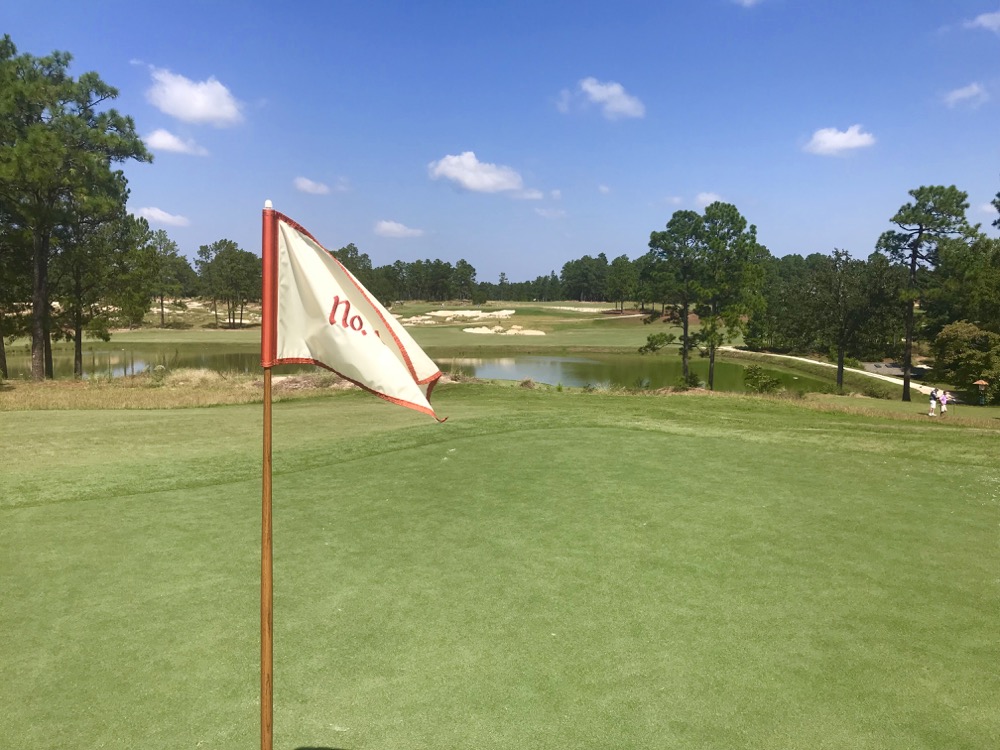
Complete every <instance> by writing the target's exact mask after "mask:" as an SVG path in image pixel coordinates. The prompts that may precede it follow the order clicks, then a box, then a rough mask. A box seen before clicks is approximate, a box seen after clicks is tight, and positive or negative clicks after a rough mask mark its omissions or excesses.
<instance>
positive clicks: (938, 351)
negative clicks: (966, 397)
mask: <svg viewBox="0 0 1000 750" xmlns="http://www.w3.org/2000/svg"><path fill="white" fill-rule="evenodd" d="M932 351H933V353H934V376H935V377H937V378H939V379H940V380H943V381H945V382H947V383H950V384H951V385H952V386H953V387H954V388H955V389H956V390H962V391H965V392H967V393H970V394H974V395H975V396H976V397H977V398H978V389H977V388H976V387H975V386H974V385H973V383H974V382H975V381H977V380H985V381H987V382H988V383H989V386H988V387H987V389H986V400H987V402H988V403H998V402H1000V334H997V333H994V332H992V331H984V330H983V329H981V328H979V327H978V326H976V325H974V324H973V323H969V322H967V321H964V320H963V321H959V322H957V323H952V324H950V325H947V326H945V327H944V328H943V329H942V330H941V332H940V333H939V334H938V335H937V336H936V337H935V339H934V343H933V345H932Z"/></svg>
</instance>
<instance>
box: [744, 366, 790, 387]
mask: <svg viewBox="0 0 1000 750" xmlns="http://www.w3.org/2000/svg"><path fill="white" fill-rule="evenodd" d="M743 382H744V384H745V385H746V387H747V390H750V391H753V392H754V393H774V392H776V391H779V390H781V381H780V380H778V379H777V378H773V377H771V376H770V375H768V374H767V373H765V372H764V368H763V367H761V366H760V365H747V366H746V367H744V368H743Z"/></svg>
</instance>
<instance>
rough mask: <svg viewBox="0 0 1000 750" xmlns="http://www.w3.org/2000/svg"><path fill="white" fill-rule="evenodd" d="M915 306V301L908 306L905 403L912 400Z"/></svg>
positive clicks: (904, 349)
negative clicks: (911, 374) (911, 369)
mask: <svg viewBox="0 0 1000 750" xmlns="http://www.w3.org/2000/svg"><path fill="white" fill-rule="evenodd" d="M913 306H914V300H912V299H911V300H910V301H909V303H908V304H907V305H906V340H905V343H904V344H903V401H909V400H910V368H911V367H912V366H913Z"/></svg>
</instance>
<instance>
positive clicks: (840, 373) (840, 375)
mask: <svg viewBox="0 0 1000 750" xmlns="http://www.w3.org/2000/svg"><path fill="white" fill-rule="evenodd" d="M837 390H839V391H842V390H844V346H843V344H838V345H837Z"/></svg>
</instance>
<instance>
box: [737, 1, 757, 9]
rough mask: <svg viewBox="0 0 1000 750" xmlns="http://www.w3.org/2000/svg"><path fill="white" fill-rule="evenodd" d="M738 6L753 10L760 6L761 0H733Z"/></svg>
mask: <svg viewBox="0 0 1000 750" xmlns="http://www.w3.org/2000/svg"><path fill="white" fill-rule="evenodd" d="M733 2H734V3H736V4H737V5H742V6H743V7H744V8H752V7H753V6H755V5H760V3H761V0H733Z"/></svg>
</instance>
